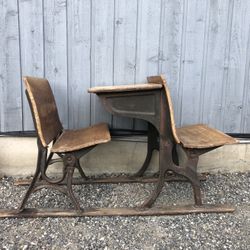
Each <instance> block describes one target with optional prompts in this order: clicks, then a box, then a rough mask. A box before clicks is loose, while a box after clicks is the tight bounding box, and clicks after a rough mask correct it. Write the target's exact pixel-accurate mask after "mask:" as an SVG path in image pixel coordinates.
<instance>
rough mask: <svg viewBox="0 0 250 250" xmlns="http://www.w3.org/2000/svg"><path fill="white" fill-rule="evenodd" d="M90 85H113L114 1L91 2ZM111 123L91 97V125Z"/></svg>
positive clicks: (97, 101) (107, 115)
mask: <svg viewBox="0 0 250 250" xmlns="http://www.w3.org/2000/svg"><path fill="white" fill-rule="evenodd" d="M91 28H92V32H91V34H92V37H91V40H92V44H91V84H92V86H96V85H112V84H113V40H114V0H102V1H98V0H93V1H92V27H91ZM98 122H108V123H111V115H110V114H108V112H107V111H106V110H104V108H103V106H102V104H101V102H100V100H99V99H98V97H96V96H95V95H93V94H92V96H91V123H92V124H93V123H98Z"/></svg>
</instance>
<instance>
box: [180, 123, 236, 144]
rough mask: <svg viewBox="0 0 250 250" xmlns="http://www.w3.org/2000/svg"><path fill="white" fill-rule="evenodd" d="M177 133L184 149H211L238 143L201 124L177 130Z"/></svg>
mask: <svg viewBox="0 0 250 250" xmlns="http://www.w3.org/2000/svg"><path fill="white" fill-rule="evenodd" d="M177 133H178V136H179V139H180V141H181V144H182V145H183V146H184V147H185V148H196V149H198V148H212V147H218V146H222V145H225V144H234V143H237V142H238V141H237V140H236V139H234V138H232V137H231V136H228V135H226V134H224V133H222V132H221V131H218V130H216V129H214V128H210V127H208V126H207V125H203V124H196V125H191V126H186V127H182V128H178V129H177Z"/></svg>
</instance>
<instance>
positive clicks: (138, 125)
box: [134, 0, 161, 130]
mask: <svg viewBox="0 0 250 250" xmlns="http://www.w3.org/2000/svg"><path fill="white" fill-rule="evenodd" d="M160 18H161V0H154V1H147V0H138V16H137V25H138V26H137V38H136V41H137V45H136V46H137V51H136V77H135V82H136V83H140V82H145V80H146V77H147V76H149V75H158V73H159V72H158V71H159V44H160V41H159V36H160ZM134 128H135V129H138V130H141V129H142V130H143V129H144V130H145V129H147V124H146V123H145V122H143V121H139V120H135V123H134Z"/></svg>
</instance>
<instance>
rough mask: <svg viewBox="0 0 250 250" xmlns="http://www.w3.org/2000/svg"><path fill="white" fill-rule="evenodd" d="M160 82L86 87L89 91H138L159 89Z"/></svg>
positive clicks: (160, 86)
mask: <svg viewBox="0 0 250 250" xmlns="http://www.w3.org/2000/svg"><path fill="white" fill-rule="evenodd" d="M161 88H162V84H152V83H148V84H136V85H129V84H128V85H116V86H97V87H93V88H90V89H88V92H89V93H95V94H98V93H105V92H106V93H107V92H129V91H140V90H152V89H161Z"/></svg>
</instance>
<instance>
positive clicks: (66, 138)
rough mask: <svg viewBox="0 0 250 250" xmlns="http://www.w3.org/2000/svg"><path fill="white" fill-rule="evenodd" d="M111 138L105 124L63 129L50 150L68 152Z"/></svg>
mask: <svg viewBox="0 0 250 250" xmlns="http://www.w3.org/2000/svg"><path fill="white" fill-rule="evenodd" d="M110 140H111V137H110V134H109V129H108V126H107V124H105V123H100V124H97V125H94V126H91V127H88V128H82V129H76V130H65V131H63V133H62V134H61V135H60V137H59V138H58V139H57V140H56V142H55V144H54V145H53V146H52V148H51V152H57V153H58V152H60V153H63V152H69V151H75V150H80V149H83V148H87V147H90V146H94V145H97V144H101V143H105V142H108V141H110Z"/></svg>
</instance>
